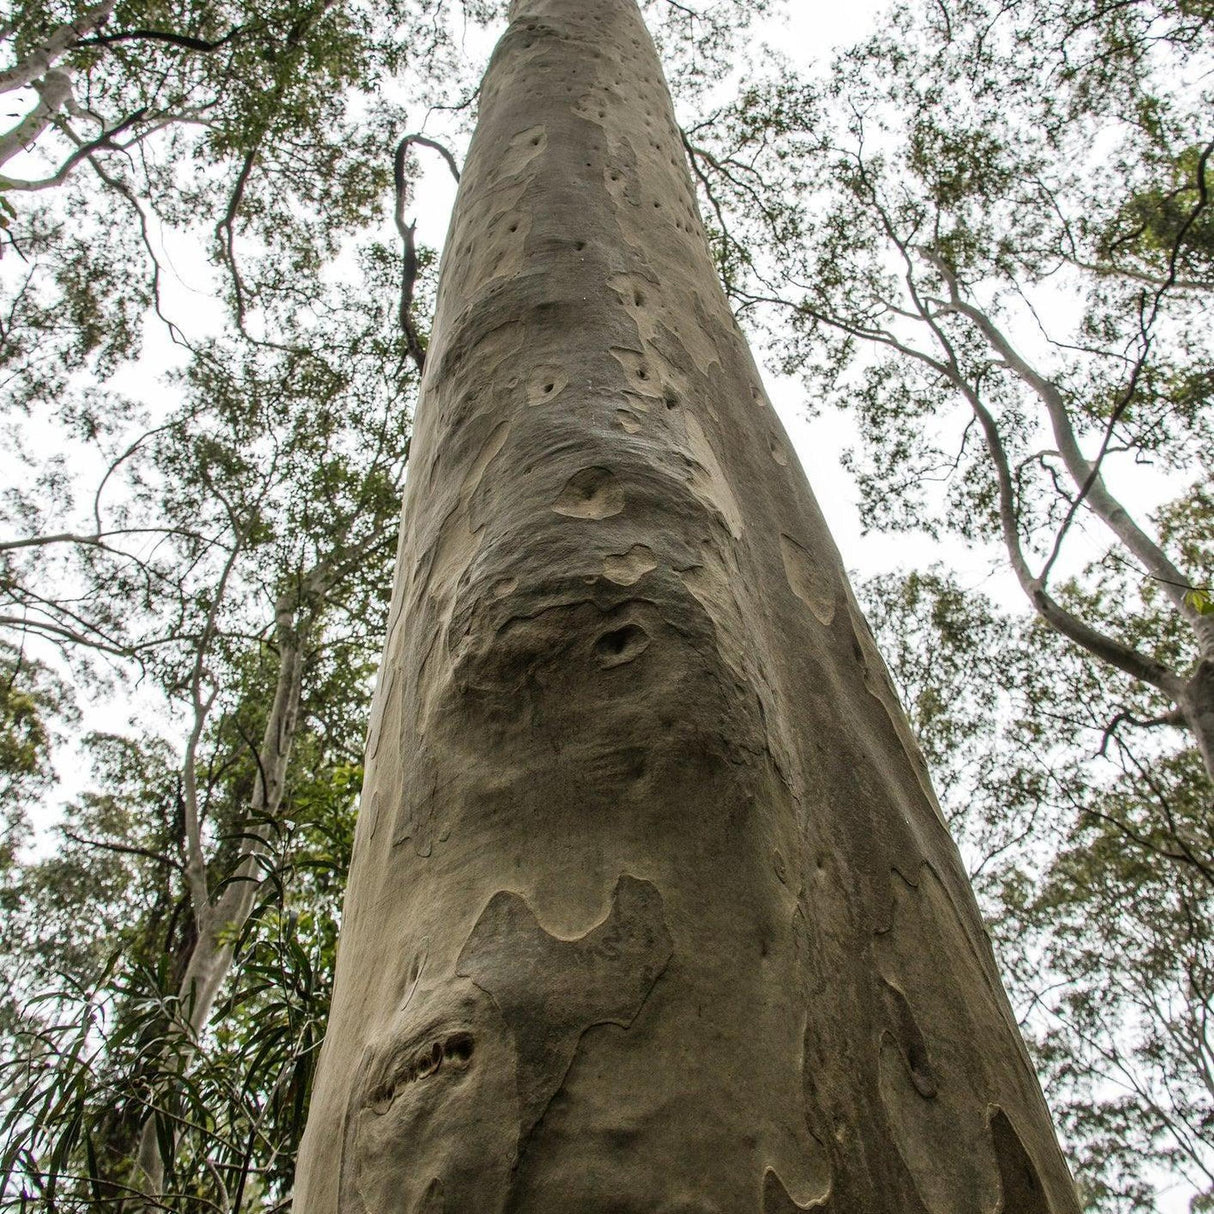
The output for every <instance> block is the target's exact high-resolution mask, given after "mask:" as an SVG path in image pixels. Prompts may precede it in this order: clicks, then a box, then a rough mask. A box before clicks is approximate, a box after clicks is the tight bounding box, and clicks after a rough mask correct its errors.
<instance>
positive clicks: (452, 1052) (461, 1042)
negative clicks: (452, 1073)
mask: <svg viewBox="0 0 1214 1214" xmlns="http://www.w3.org/2000/svg"><path fill="white" fill-rule="evenodd" d="M472 1049H473V1045H472V1037H471V1035H470V1034H468V1033H456V1034H455V1036H454V1037H448V1038H447V1040H446V1041H445V1042H444V1043H443V1053H444V1055H445V1056H446V1057H447V1058H448V1059H450V1060H451V1061H453V1062H467V1061H468V1059H469V1058H471V1057H472Z"/></svg>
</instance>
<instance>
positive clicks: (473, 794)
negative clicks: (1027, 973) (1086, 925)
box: [296, 0, 1078, 1214]
mask: <svg viewBox="0 0 1214 1214" xmlns="http://www.w3.org/2000/svg"><path fill="white" fill-rule="evenodd" d="M367 764H368V765H367V781H366V790H365V793H364V800H363V809H362V813H361V815H360V819H359V824H358V832H357V839H356V844H355V858H354V866H353V871H352V873H351V876H350V886H349V894H348V897H347V901H346V911H345V919H344V922H343V925H342V935H341V945H340V950H339V961H338V974H337V985H336V999H335V1004H334V1008H333V1015H332V1021H331V1026H330V1030H329V1036H328V1039H327V1041H326V1044H325V1048H324V1054H323V1058H322V1062H321V1067H320V1074H319V1077H318V1081H317V1088H316V1093H315V1097H314V1101H313V1106H312V1112H311V1117H310V1121H309V1126H308V1132H307V1136H306V1139H305V1143H304V1149H303V1153H302V1159H301V1163H300V1170H299V1177H298V1184H297V1193H296V1210H297V1211H298V1212H299V1214H333V1212H340V1214H389V1212H391V1214H396V1212H400V1214H413V1212H414V1211H429V1212H434V1211H446V1212H447V1214H505V1212H511V1214H608V1212H610V1214H632V1212H635V1214H655V1212H667V1214H673V1212H675V1211H679V1212H682V1214H693V1212H694V1214H708V1212H709V1211H714V1212H719V1214H751V1212H755V1214H759V1212H762V1214H786V1212H791V1211H795V1210H805V1209H824V1210H828V1211H838V1212H839V1214H860V1212H861V1211H863V1212H866V1214H916V1212H930V1214H946V1212H947V1214H975V1212H976V1211H983V1212H989V1214H995V1212H996V1211H1002V1212H1004V1214H1047V1212H1050V1214H1064V1212H1067V1214H1069V1212H1072V1211H1075V1210H1077V1208H1078V1207H1077V1203H1076V1199H1075V1195H1074V1191H1073V1188H1072V1185H1071V1181H1070V1177H1069V1175H1068V1173H1067V1169H1066V1165H1065V1164H1064V1162H1063V1159H1062V1157H1061V1154H1060V1152H1059V1150H1058V1147H1057V1145H1056V1142H1055V1139H1054V1134H1053V1130H1052V1128H1051V1125H1050V1120H1049V1116H1048V1113H1047V1111H1046V1108H1045V1105H1044V1102H1043V1100H1042V1097H1041V1093H1040V1090H1039V1088H1038V1085H1037V1081H1036V1079H1035V1077H1034V1075H1033V1072H1032V1069H1031V1067H1030V1065H1029V1063H1028V1060H1027V1057H1026V1055H1025V1052H1024V1048H1023V1045H1022V1043H1021V1041H1020V1038H1019V1036H1018V1034H1017V1031H1016V1026H1015V1024H1014V1022H1013V1019H1012V1017H1011V1014H1010V1011H1009V1008H1008V1004H1007V1000H1006V998H1005V996H1004V994H1003V991H1002V989H1001V987H1000V984H999V979H998V975H997V972H996V968H995V964H994V961H993V959H992V955H991V951H990V948H989V945H988V942H987V939H986V936H985V934H984V932H983V928H982V925H981V922H980V920H979V917H978V913H977V910H976V908H975V905H974V901H973V897H972V895H971V893H970V890H969V888H968V885H967V883H966V880H965V876H964V872H963V869H962V866H961V864H960V861H959V858H958V855H957V851H956V848H955V846H954V844H953V842H952V840H951V839H950V837H949V834H948V831H947V830H946V828H945V825H944V822H943V820H942V818H941V816H940V812H939V809H938V807H937V805H936V803H935V800H934V798H933V795H932V792H931V789H930V786H929V784H928V779H927V775H926V773H925V771H924V768H923V763H922V760H921V758H920V756H919V754H918V753H917V750H916V748H915V744H914V742H913V740H912V737H911V735H910V733H909V730H908V728H907V725H906V721H905V718H904V716H903V714H902V711H901V709H900V707H899V705H898V702H897V699H896V696H895V694H894V691H893V689H892V686H891V684H890V681H889V678H888V676H887V674H886V672H885V669H884V667H883V665H882V662H881V659H880V657H879V656H878V654H877V652H876V650H875V648H874V645H873V641H872V637H871V635H870V633H869V630H868V628H867V626H866V625H865V623H864V620H863V619H862V618H861V616H860V613H859V611H858V610H857V608H856V604H855V601H854V599H853V597H852V594H851V592H850V590H849V588H848V585H847V581H846V578H845V576H844V572H843V569H842V566H841V564H840V561H839V557H838V554H837V552H836V550H835V547H834V545H833V543H832V541H831V538H830V536H829V534H828V533H827V529H826V526H825V524H824V522H823V519H822V515H821V513H820V511H819V510H818V507H817V506H816V504H815V502H814V500H813V497H812V495H811V493H810V491H809V488H808V485H807V484H806V481H805V477H804V475H803V474H802V472H801V470H800V468H799V467H798V464H797V460H796V457H795V456H794V454H793V453H792V451H791V449H790V447H789V443H788V440H787V438H786V436H785V434H784V432H783V430H782V429H781V426H780V423H779V421H778V420H777V418H776V416H775V414H774V413H773V411H772V409H771V407H770V405H769V403H768V401H767V399H766V397H765V395H764V392H763V388H762V385H761V383H760V380H759V376H758V374H757V372H756V370H755V366H754V362H753V360H752V358H751V356H750V354H749V352H748V350H747V347H746V343H745V341H744V340H743V338H742V336H741V334H740V332H739V330H738V327H737V325H736V324H735V322H734V320H733V317H732V316H731V314H730V311H729V308H728V306H727V304H726V300H725V298H724V295H723V293H722V290H721V287H720V285H719V283H718V280H717V278H716V275H715V272H714V268H713V265H712V262H711V259H710V257H709V253H708V249H707V243H706V240H705V234H704V230H703V227H702V225H701V223H700V219H699V217H698V214H697V211H696V204H695V201H694V197H693V193H692V187H691V182H690V179H689V175H688V170H687V166H686V163H685V161H684V157H683V152H682V147H681V143H680V140H679V135H678V132H677V129H676V127H675V123H674V118H673V114H672V109H671V103H670V98H669V95H668V93H667V90H666V87H665V84H664V82H663V79H662V75H661V69H660V67H659V65H658V60H657V56H656V54H655V51H654V47H653V44H652V42H651V41H650V39H649V36H648V34H647V33H646V31H645V28H644V26H643V24H642V21H641V18H640V15H639V13H638V11H637V9H636V7H635V4H634V2H633V0H522V2H519V3H516V4H515V7H514V12H513V19H512V22H511V24H510V27H509V29H508V31H507V33H506V34H505V36H504V37H503V39H502V41H501V43H500V45H499V46H498V49H497V51H496V53H495V55H494V58H493V61H492V63H491V65H490V68H489V71H488V74H487V76H486V78H485V83H484V89H483V93H482V97H481V114H480V122H479V125H478V128H477V132H476V136H475V138H474V140H473V144H472V148H471V151H470V152H469V157H468V163H467V168H466V171H465V173H464V177H463V182H462V184H461V187H460V194H459V201H458V203H457V206H456V211H455V217H454V219H453V221H452V227H451V231H450V234H449V237H448V241H447V249H446V253H445V261H444V265H443V272H442V285H441V288H440V292H439V305H438V317H437V320H436V324H435V328H434V339H433V345H432V347H431V351H430V356H429V362H428V369H427V375H426V382H425V384H424V387H423V393H422V402H421V404H420V406H419V409H418V417H417V432H416V437H415V441H414V445H413V455H412V464H411V467H410V473H409V484H408V489H407V493H406V506H405V515H404V529H403V534H402V542H401V549H400V556H399V570H398V579H397V587H396V594H395V599H394V603H393V610H392V615H391V624H390V629H389V635H388V641H387V647H386V651H385V656H384V662H383V667H382V671H381V678H380V687H379V691H378V693H377V698H376V704H375V708H374V714H373V720H372V726H371V733H370V738H369V743H368V751H367Z"/></svg>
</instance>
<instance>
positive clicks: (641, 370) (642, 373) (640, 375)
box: [637, 367, 649, 379]
mask: <svg viewBox="0 0 1214 1214" xmlns="http://www.w3.org/2000/svg"><path fill="white" fill-rule="evenodd" d="M648 378H649V372H648V371H646V370H645V368H644V367H640V368H638V370H637V379H648Z"/></svg>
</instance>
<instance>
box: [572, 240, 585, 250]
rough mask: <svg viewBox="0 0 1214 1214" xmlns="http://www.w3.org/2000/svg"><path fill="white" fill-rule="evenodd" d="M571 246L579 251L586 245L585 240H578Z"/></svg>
mask: <svg viewBox="0 0 1214 1214" xmlns="http://www.w3.org/2000/svg"><path fill="white" fill-rule="evenodd" d="M573 247H574V249H576V250H577V252H579V253H580V252H581V251H582V250H583V249H584V248H585V247H586V242H585V241H584V240H579V241H577V243H576V244H574V246H573Z"/></svg>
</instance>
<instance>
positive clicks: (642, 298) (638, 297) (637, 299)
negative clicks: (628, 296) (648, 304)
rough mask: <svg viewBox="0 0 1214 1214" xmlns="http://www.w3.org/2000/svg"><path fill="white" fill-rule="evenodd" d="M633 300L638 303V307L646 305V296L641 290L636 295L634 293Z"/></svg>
mask: <svg viewBox="0 0 1214 1214" xmlns="http://www.w3.org/2000/svg"><path fill="white" fill-rule="evenodd" d="M632 302H633V303H634V304H636V306H637V307H638V308H641V307H644V306H645V296H644V295H643V294H642V293H641V292H640V291H638V292H637V293H636V294H635V295H633V297H632Z"/></svg>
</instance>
